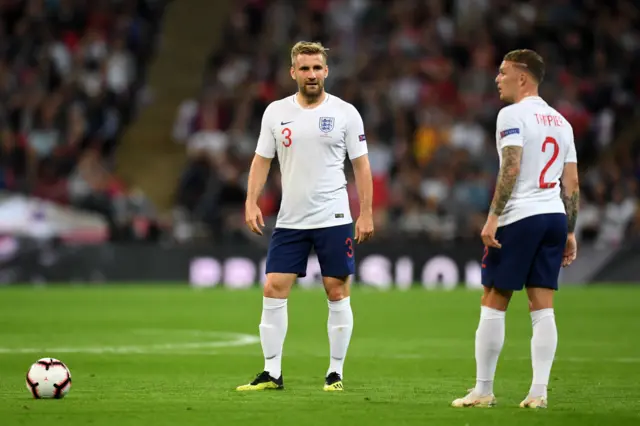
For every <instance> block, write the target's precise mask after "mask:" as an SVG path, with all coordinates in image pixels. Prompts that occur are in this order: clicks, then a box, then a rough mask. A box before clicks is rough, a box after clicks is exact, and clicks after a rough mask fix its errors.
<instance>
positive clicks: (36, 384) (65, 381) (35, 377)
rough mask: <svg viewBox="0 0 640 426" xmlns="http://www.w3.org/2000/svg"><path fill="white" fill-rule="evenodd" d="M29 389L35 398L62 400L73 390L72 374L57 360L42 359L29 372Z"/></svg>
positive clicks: (27, 381)
mask: <svg viewBox="0 0 640 426" xmlns="http://www.w3.org/2000/svg"><path fill="white" fill-rule="evenodd" d="M26 383H27V389H28V390H29V392H31V395H33V397H34V398H36V399H40V398H54V399H60V398H64V396H65V395H66V394H67V393H69V389H71V372H70V371H69V369H68V368H67V366H66V365H65V364H64V363H63V362H62V361H60V360H57V359H55V358H42V359H39V360H38V361H36V362H35V363H33V364H32V365H31V368H29V371H28V372H27V380H26Z"/></svg>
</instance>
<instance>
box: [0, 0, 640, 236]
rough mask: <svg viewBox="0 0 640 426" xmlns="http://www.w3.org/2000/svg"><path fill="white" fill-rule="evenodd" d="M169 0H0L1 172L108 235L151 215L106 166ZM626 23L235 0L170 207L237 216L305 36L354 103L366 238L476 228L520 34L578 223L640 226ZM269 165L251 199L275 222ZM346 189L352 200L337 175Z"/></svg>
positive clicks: (564, 10)
mask: <svg viewBox="0 0 640 426" xmlns="http://www.w3.org/2000/svg"><path fill="white" fill-rule="evenodd" d="M165 3H166V2H165V1H164V0H90V1H89V0H0V18H1V20H0V141H1V143H0V189H8V190H11V191H21V192H27V193H30V194H33V195H35V196H39V197H43V198H46V199H50V200H54V201H56V202H60V203H67V204H70V205H72V206H75V207H78V208H82V209H89V210H93V211H97V212H100V213H101V214H103V215H104V216H105V217H107V218H108V220H109V223H110V224H111V228H112V232H114V234H118V233H124V234H126V233H127V232H128V230H130V227H131V220H132V219H131V218H132V217H133V214H132V211H135V212H136V213H137V214H142V215H152V214H153V212H152V207H151V206H150V205H149V202H148V200H146V199H145V198H144V196H143V195H141V194H139V193H138V192H135V191H132V190H131V189H130V185H128V184H127V183H126V182H122V181H121V180H119V179H117V178H116V177H115V176H114V175H113V173H112V172H111V170H112V166H113V153H114V150H116V149H117V145H118V140H119V138H120V135H121V134H122V132H123V130H124V129H125V128H126V126H128V125H130V123H131V122H132V121H133V120H135V116H136V111H137V109H138V107H139V104H140V102H141V100H142V99H144V94H145V75H146V69H147V66H148V63H149V59H150V57H151V56H152V55H153V53H154V47H155V45H156V41H157V37H158V33H159V25H160V21H161V17H162V13H163V11H164V5H165ZM639 28H640V9H639V8H638V7H637V6H635V2H633V1H630V0H611V1H608V2H602V1H599V0H584V1H577V0H556V1H554V2H551V3H549V2H545V1H542V0H529V1H522V0H450V1H446V0H429V1H427V0H304V1H303V0H300V1H287V0H238V1H236V2H235V3H234V9H233V11H232V13H231V16H230V17H229V20H228V27H227V29H226V33H225V34H224V36H223V40H224V44H223V45H222V46H221V47H220V48H219V49H216V50H215V51H214V52H213V53H212V55H211V58H210V60H209V63H208V66H207V69H206V70H205V72H204V78H203V84H202V90H201V93H199V94H198V96H197V97H196V98H194V99H186V100H185V101H184V102H183V103H182V104H181V105H180V106H179V108H178V111H177V114H176V121H175V123H174V130H173V138H174V139H175V141H176V142H177V143H181V144H184V146H185V149H186V151H187V153H188V163H187V164H186V165H185V169H184V171H183V174H182V177H181V180H180V182H178V183H177V185H176V189H175V191H176V194H175V195H176V198H175V204H176V211H177V212H179V214H176V215H175V216H174V217H176V218H179V219H176V220H177V222H178V223H175V224H174V225H179V224H181V223H182V224H184V223H204V224H206V227H207V228H208V229H210V230H211V231H212V234H213V236H214V237H217V238H225V236H229V235H236V231H237V230H239V229H241V228H242V226H243V205H244V194H245V183H246V173H247V171H248V167H249V164H250V161H251V158H252V156H253V150H254V148H255V143H256V140H257V136H258V132H259V125H260V119H261V116H262V113H263V111H264V109H265V108H266V106H267V105H268V104H269V103H270V102H271V101H273V100H275V99H279V98H281V97H284V96H287V95H289V94H291V93H293V92H294V91H295V83H294V82H293V81H292V80H291V79H290V77H289V75H288V68H289V66H290V62H289V49H290V47H291V45H292V43H293V42H294V41H297V40H317V41H321V42H322V43H323V44H324V45H325V46H327V47H329V48H330V51H329V67H330V76H329V78H328V79H327V82H326V88H327V91H329V92H330V93H333V94H334V95H336V96H339V97H341V98H343V99H345V100H347V101H349V102H351V103H353V104H354V105H355V106H356V107H357V108H358V110H359V111H360V113H361V115H362V116H363V119H364V121H365V127H366V130H367V140H368V143H369V150H370V154H369V155H370V159H371V164H372V168H373V172H374V188H375V189H374V192H375V194H374V210H375V220H376V226H377V237H378V238H383V237H384V236H389V237H393V236H395V235H398V234H402V235H404V236H415V237H419V238H427V239H432V240H442V241H451V240H457V239H468V238H477V235H478V233H479V232H480V229H481V227H482V225H483V223H484V220H485V217H486V210H487V208H488V205H489V203H490V198H491V196H492V194H493V184H494V182H495V177H496V174H497V168H498V164H497V154H496V151H495V138H494V132H495V119H496V115H497V112H498V110H499V109H500V108H501V107H502V105H501V103H500V102H499V100H498V96H497V94H496V90H495V83H494V78H495V74H496V71H497V67H498V65H499V63H500V61H501V58H502V56H503V55H504V53H506V52H507V51H509V50H511V49H514V48H522V47H529V48H533V49H535V50H537V51H538V52H539V53H541V54H542V55H543V57H544V58H545V59H546V61H547V76H546V79H545V82H544V84H543V86H542V91H541V95H542V96H543V97H544V98H545V99H546V100H547V101H548V102H549V103H550V104H552V105H553V106H555V107H556V108H557V109H558V110H559V111H560V112H561V113H562V114H564V115H565V116H566V117H567V119H568V120H569V121H570V122H571V124H572V125H573V128H574V131H575V136H576V145H577V150H578V155H579V160H580V170H581V179H582V190H583V191H582V206H581V214H580V220H579V232H580V233H581V235H582V237H583V239H591V240H593V241H596V242H597V243H598V244H600V245H602V246H610V245H616V244H618V243H619V242H620V241H621V240H622V239H623V238H625V236H626V235H631V234H635V235H640V209H638V208H637V206H638V197H639V196H640V190H639V183H640V129H638V123H640V121H639V120H638V119H639V118H640V102H638V100H639V98H640V30H639ZM275 169H277V167H274V172H273V173H272V176H271V178H270V179H269V182H268V183H267V186H266V188H265V192H264V196H263V197H262V199H261V207H262V209H263V213H264V214H265V215H266V216H268V217H269V218H271V221H272V222H273V220H274V219H275V215H276V214H277V209H278V204H279V199H280V190H281V189H280V180H279V175H278V173H277V172H276V170H275ZM347 170H349V171H350V166H349V165H347ZM348 189H349V193H350V196H351V199H352V201H353V203H352V211H353V213H354V215H357V214H358V203H357V199H356V198H357V195H356V190H355V183H354V181H353V178H352V176H351V175H350V174H349V177H348Z"/></svg>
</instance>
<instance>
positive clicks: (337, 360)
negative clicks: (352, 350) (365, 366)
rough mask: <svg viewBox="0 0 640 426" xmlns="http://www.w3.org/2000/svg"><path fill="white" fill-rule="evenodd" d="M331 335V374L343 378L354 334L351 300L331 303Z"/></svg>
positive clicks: (329, 321)
mask: <svg viewBox="0 0 640 426" xmlns="http://www.w3.org/2000/svg"><path fill="white" fill-rule="evenodd" d="M327 332H328V333H329V351H330V355H331V358H330V362H329V370H328V371H327V375H329V373H333V372H335V373H338V374H339V375H340V377H342V369H343V367H344V359H345V357H346V356H347V349H348V348H349V341H350V340H351V333H352V332H353V311H352V310H351V298H350V297H345V298H344V299H342V300H339V301H337V302H332V301H329V319H328V320H327Z"/></svg>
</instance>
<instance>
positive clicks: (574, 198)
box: [562, 187, 580, 233]
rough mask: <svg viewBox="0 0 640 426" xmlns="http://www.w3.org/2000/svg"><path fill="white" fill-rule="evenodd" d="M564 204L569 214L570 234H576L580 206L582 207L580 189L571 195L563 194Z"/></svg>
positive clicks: (568, 227) (568, 226)
mask: <svg viewBox="0 0 640 426" xmlns="http://www.w3.org/2000/svg"><path fill="white" fill-rule="evenodd" d="M562 202H563V203H564V208H565V210H566V212H567V229H568V231H569V233H572V232H575V230H576V222H577V221H578V206H579V205H580V189H579V188H578V187H577V188H576V189H574V190H573V191H572V192H571V193H569V194H567V193H564V191H563V193H562Z"/></svg>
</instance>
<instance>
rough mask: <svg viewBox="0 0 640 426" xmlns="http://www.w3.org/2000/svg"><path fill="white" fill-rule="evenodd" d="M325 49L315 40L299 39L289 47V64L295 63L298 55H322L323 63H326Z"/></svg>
mask: <svg viewBox="0 0 640 426" xmlns="http://www.w3.org/2000/svg"><path fill="white" fill-rule="evenodd" d="M328 50H329V49H327V48H326V47H324V46H323V45H322V43H320V42H317V41H314V42H312V41H299V42H297V43H296V44H295V45H294V46H293V47H292V48H291V65H295V62H296V58H297V57H298V55H322V58H323V59H324V63H325V64H326V63H327V51H328Z"/></svg>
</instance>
